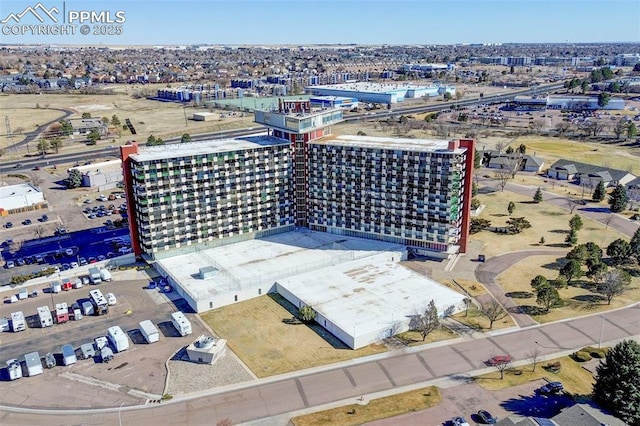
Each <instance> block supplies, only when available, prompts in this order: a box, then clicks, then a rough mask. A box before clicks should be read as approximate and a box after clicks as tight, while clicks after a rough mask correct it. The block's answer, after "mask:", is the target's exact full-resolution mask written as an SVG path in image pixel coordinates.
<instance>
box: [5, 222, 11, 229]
mask: <svg viewBox="0 0 640 426" xmlns="http://www.w3.org/2000/svg"><path fill="white" fill-rule="evenodd" d="M4 227H5V228H12V227H13V223H11V222H7V223H5V224H4Z"/></svg>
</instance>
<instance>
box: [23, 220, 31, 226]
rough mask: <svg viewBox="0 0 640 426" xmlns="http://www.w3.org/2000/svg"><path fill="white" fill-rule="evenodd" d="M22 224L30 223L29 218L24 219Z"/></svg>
mask: <svg viewBox="0 0 640 426" xmlns="http://www.w3.org/2000/svg"><path fill="white" fill-rule="evenodd" d="M22 224H23V225H31V219H25V220H24V222H22Z"/></svg>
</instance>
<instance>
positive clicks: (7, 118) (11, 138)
mask: <svg viewBox="0 0 640 426" xmlns="http://www.w3.org/2000/svg"><path fill="white" fill-rule="evenodd" d="M4 124H5V126H6V128H7V139H9V146H11V145H13V132H12V131H11V123H9V116H8V115H5V116H4ZM9 146H7V149H8V148H9ZM14 148H15V149H16V154H17V153H18V147H17V146H14Z"/></svg>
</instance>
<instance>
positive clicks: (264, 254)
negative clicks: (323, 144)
mask: <svg viewBox="0 0 640 426" xmlns="http://www.w3.org/2000/svg"><path fill="white" fill-rule="evenodd" d="M404 249H405V247H404V246H399V245H396V244H391V243H384V242H378V241H372V240H365V239H360V238H349V237H344V236H340V235H334V234H329V233H325V232H312V231H309V230H306V229H304V230H300V231H295V232H285V233H281V234H276V235H272V236H269V237H265V238H260V239H255V240H249V241H244V242H240V243H236V244H230V245H226V246H222V247H216V248H211V249H205V250H201V251H198V252H196V253H190V254H185V255H178V256H172V257H170V258H166V259H161V260H158V262H159V263H161V264H162V267H163V268H164V269H165V270H167V271H171V273H172V274H173V276H174V277H175V278H176V279H177V280H178V281H179V282H180V284H181V286H182V287H183V288H186V289H188V290H189V291H190V292H191V293H193V294H196V295H199V294H202V295H204V294H206V293H209V294H214V295H215V294H221V293H227V292H232V291H236V290H239V289H248V288H252V287H256V288H257V287H259V286H263V287H264V288H265V289H268V288H269V287H270V286H271V285H272V284H273V283H274V282H275V281H276V280H278V279H281V278H285V277H289V276H293V275H297V274H300V273H304V272H307V271H315V270H318V269H320V268H322V267H323V266H325V265H337V264H340V263H343V262H347V261H351V260H354V259H358V258H361V257H367V256H372V255H374V254H378V253H380V252H381V251H393V252H395V251H403V250H404ZM207 266H213V267H215V268H216V269H217V270H218V272H217V273H216V274H215V275H214V276H213V277H212V278H208V279H206V280H203V279H200V278H199V277H198V275H199V271H200V269H201V268H204V267H207Z"/></svg>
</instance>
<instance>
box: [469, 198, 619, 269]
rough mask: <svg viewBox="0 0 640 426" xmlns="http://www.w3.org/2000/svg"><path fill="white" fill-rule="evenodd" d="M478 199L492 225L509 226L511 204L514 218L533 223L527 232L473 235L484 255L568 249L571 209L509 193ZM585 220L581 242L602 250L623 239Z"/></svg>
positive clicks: (472, 237)
mask: <svg viewBox="0 0 640 426" xmlns="http://www.w3.org/2000/svg"><path fill="white" fill-rule="evenodd" d="M477 198H478V200H479V201H480V202H481V203H482V204H484V205H485V208H484V210H483V211H482V212H481V213H480V215H479V217H480V218H483V219H487V220H489V221H491V226H505V225H506V221H507V220H508V219H509V213H508V212H507V205H508V204H509V202H510V201H513V202H514V203H515V205H516V209H515V211H514V212H513V214H512V217H524V218H525V219H527V220H528V221H529V222H530V223H531V228H529V229H525V230H524V231H522V233H520V234H517V235H506V234H497V233H495V232H491V231H486V230H485V231H481V232H479V233H477V234H474V235H472V236H471V239H472V240H476V241H480V242H482V243H483V245H484V249H483V252H484V253H485V254H486V255H487V256H488V257H489V256H496V255H499V254H503V253H510V252H513V251H520V250H530V249H549V248H557V249H559V250H568V247H567V246H566V244H565V243H564V239H565V237H566V235H567V233H568V230H569V219H571V217H572V215H571V214H570V213H569V211H568V210H565V209H562V208H560V207H556V206H554V205H551V204H549V203H545V202H544V201H543V202H541V203H533V202H532V200H531V197H527V196H524V195H519V194H514V193H512V192H509V191H504V192H501V191H497V192H492V193H490V194H480V195H478V196H477ZM583 221H584V227H583V229H582V230H580V232H578V242H579V243H584V242H587V241H593V242H595V243H596V244H598V245H600V246H601V247H606V246H607V245H608V244H609V243H610V242H611V241H613V240H615V239H617V238H622V237H623V235H622V234H620V233H619V232H617V231H615V230H613V229H611V228H609V229H605V226H604V225H602V224H601V223H599V222H595V221H593V220H591V219H588V218H585V217H583ZM541 237H544V240H545V244H544V245H539V241H540V238H541Z"/></svg>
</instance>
